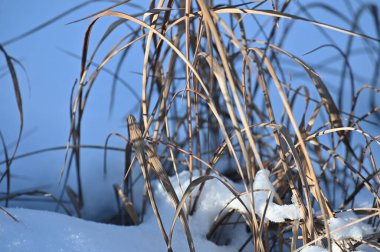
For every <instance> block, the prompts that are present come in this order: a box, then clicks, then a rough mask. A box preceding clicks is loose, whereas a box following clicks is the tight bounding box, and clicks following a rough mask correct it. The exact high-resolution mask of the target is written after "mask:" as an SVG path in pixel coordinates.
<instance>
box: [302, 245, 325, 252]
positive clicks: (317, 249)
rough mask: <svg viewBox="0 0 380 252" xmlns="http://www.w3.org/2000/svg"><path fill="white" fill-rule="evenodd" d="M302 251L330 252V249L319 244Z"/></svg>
mask: <svg viewBox="0 0 380 252" xmlns="http://www.w3.org/2000/svg"><path fill="white" fill-rule="evenodd" d="M301 252H328V250H327V249H325V248H322V247H319V246H307V247H306V248H304V249H302V250H301Z"/></svg>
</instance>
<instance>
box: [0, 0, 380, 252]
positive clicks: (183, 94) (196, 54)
mask: <svg viewBox="0 0 380 252" xmlns="http://www.w3.org/2000/svg"><path fill="white" fill-rule="evenodd" d="M128 2H129V1H122V2H120V3H118V4H116V5H114V6H112V7H110V8H107V9H105V10H103V11H100V12H98V13H95V14H94V15H91V16H89V17H86V18H84V19H81V20H79V21H81V22H83V21H84V20H86V21H87V22H89V26H88V29H87V31H86V34H85V38H84V43H83V50H82V56H81V62H82V63H81V75H80V78H79V82H78V83H77V84H75V85H74V88H73V94H72V103H71V104H72V108H71V130H70V136H69V141H68V143H67V146H66V149H67V152H66V159H65V165H64V168H65V170H62V172H65V171H66V174H68V172H67V171H68V170H69V169H70V167H72V166H73V167H75V169H76V171H77V175H78V176H77V177H78V181H77V183H78V188H79V190H78V191H77V192H75V193H74V192H73V191H72V189H70V188H68V190H67V192H70V193H69V195H71V196H70V199H71V201H72V203H73V205H74V206H75V208H76V209H77V212H78V214H79V213H80V210H81V208H82V207H83V204H84V202H83V193H82V189H81V188H82V186H81V177H80V169H81V167H80V158H81V149H82V148H86V147H89V146H84V145H82V143H81V131H82V130H81V122H82V118H83V114H84V111H85V107H86V105H87V101H88V97H89V95H90V93H91V91H92V89H93V87H94V83H95V81H96V79H97V77H98V75H99V73H100V72H103V71H109V70H108V69H106V68H105V66H106V65H107V63H108V62H109V61H111V60H113V59H117V60H119V64H118V68H117V69H116V71H115V73H114V76H115V81H114V83H113V84H114V87H116V85H117V84H118V80H119V79H122V78H121V77H120V76H122V75H121V74H120V72H121V66H122V64H123V62H124V61H126V60H128V55H129V53H130V51H131V50H138V48H139V46H142V48H143V65H142V66H141V74H142V77H141V83H134V84H133V87H131V88H132V89H134V90H135V91H136V89H138V90H139V91H138V92H137V93H141V97H140V99H141V103H140V105H139V107H140V111H139V113H136V114H135V116H136V117H138V118H139V119H138V121H139V122H141V125H140V126H138V124H137V123H136V121H135V119H133V117H132V116H129V117H128V125H129V136H122V135H120V134H113V135H112V136H117V137H120V138H122V139H124V140H125V141H126V143H127V145H126V149H125V150H122V151H124V152H125V154H126V162H125V171H126V174H125V178H124V181H125V184H124V187H123V188H121V187H115V192H116V193H117V195H118V198H120V200H121V202H123V204H122V206H123V207H125V208H126V212H127V214H129V217H130V218H131V219H132V222H133V223H134V224H137V223H139V222H140V221H143V216H144V213H145V212H144V209H145V205H144V207H143V211H142V212H140V213H137V212H136V211H135V209H134V206H133V205H134V204H135V202H133V200H132V196H131V195H132V190H133V186H131V184H130V183H131V179H130V176H131V175H130V172H131V170H132V169H133V165H134V163H136V162H135V159H134V158H132V157H134V156H135V157H136V159H137V161H138V164H139V166H140V167H141V169H140V172H142V174H143V179H144V181H145V190H146V195H148V197H149V199H150V203H151V207H152V208H153V210H154V213H155V214H156V217H157V221H158V223H159V226H160V228H161V231H162V236H163V239H165V241H166V243H167V246H168V250H171V237H172V232H173V227H174V224H175V220H176V219H177V217H179V218H180V220H181V222H182V225H183V226H184V228H185V232H186V236H187V238H188V244H189V249H190V250H191V251H194V250H195V249H196V247H195V248H194V244H193V241H192V237H191V232H190V230H189V228H188V219H187V217H188V215H190V214H193V213H194V212H195V211H197V210H196V209H197V203H198V201H199V195H200V194H202V189H203V187H204V184H205V183H207V181H208V180H210V179H215V178H216V179H219V180H220V181H221V183H224V184H225V186H226V187H228V188H229V189H230V190H231V191H232V192H233V193H234V194H235V195H236V196H237V197H238V192H236V191H234V189H233V188H232V187H231V186H230V185H229V184H228V183H226V180H224V178H230V179H232V178H233V179H234V180H238V181H240V182H241V183H243V185H244V187H245V191H246V193H247V194H248V195H249V197H250V202H251V204H250V205H247V206H246V208H247V209H249V210H250V211H248V214H246V215H245V216H242V217H243V220H244V222H243V223H242V225H247V226H248V228H249V230H250V233H249V235H248V238H247V243H252V245H253V247H254V249H255V251H270V250H274V251H277V250H278V251H282V250H300V249H301V248H302V246H305V245H308V244H319V245H323V246H325V247H327V248H329V249H331V245H332V243H334V242H336V241H334V240H333V239H332V238H331V235H330V234H331V233H333V232H336V230H329V225H328V224H327V220H328V219H329V218H332V217H334V216H335V213H336V212H337V211H341V210H342V211H345V210H351V211H355V212H357V213H359V214H361V216H363V218H362V219H361V221H367V222H368V223H371V224H372V225H373V226H374V227H376V228H377V227H378V225H379V212H378V209H379V204H380V198H379V196H378V194H379V183H380V177H379V175H378V168H377V165H376V156H375V153H376V151H378V149H377V150H376V148H378V147H376V145H378V144H379V140H378V136H372V135H371V133H370V131H369V130H367V129H368V128H369V126H368V125H375V126H376V127H378V126H379V115H378V114H376V113H377V111H378V110H379V107H378V106H377V104H376V97H377V94H378V93H379V90H378V89H377V88H376V87H375V86H376V85H377V83H378V75H377V74H378V71H377V73H374V75H373V76H372V78H370V79H371V81H372V83H369V84H367V83H363V82H361V81H359V80H358V79H360V78H359V77H358V76H359V75H357V74H356V73H354V72H355V71H354V69H353V68H352V67H351V65H350V60H349V58H350V57H351V55H353V54H354V48H353V39H354V37H359V38H356V39H359V40H361V41H362V43H363V47H362V48H361V49H363V51H365V52H364V53H368V54H369V55H370V54H374V53H375V54H378V53H379V51H380V49H379V43H378V42H379V39H378V38H379V36H377V38H374V37H371V36H367V35H365V34H366V27H361V25H360V22H359V21H360V20H359V17H360V16H361V15H363V13H364V12H365V11H368V13H367V14H368V15H370V16H371V17H373V20H374V21H375V23H376V24H377V27H380V24H379V21H378V19H377V14H375V13H378V9H377V6H376V5H364V6H363V7H361V8H359V9H358V10H354V9H353V11H356V13H358V15H357V16H356V17H355V18H350V17H348V15H347V14H346V13H343V12H341V11H340V10H339V9H337V8H335V7H334V6H330V5H327V4H323V3H319V4H309V5H305V6H303V5H302V4H301V3H300V2H297V1H296V2H292V1H285V2H284V3H283V4H279V2H278V1H263V2H252V3H251V2H250V3H242V4H240V2H239V3H231V1H229V2H228V3H227V4H225V5H224V4H223V5H212V4H210V3H208V2H209V1H203V0H199V1H190V0H186V1H168V2H164V1H159V2H157V3H154V2H152V4H151V5H150V6H146V7H145V9H150V10H149V11H146V12H145V13H144V15H143V16H141V15H140V16H139V15H134V14H131V13H128V12H120V11H118V10H115V8H116V7H120V6H121V5H123V4H128ZM346 5H347V6H348V7H347V8H348V9H350V8H352V6H351V4H350V3H346ZM265 8H271V9H265ZM313 8H319V9H322V10H324V11H326V12H327V13H333V14H334V15H336V16H337V17H339V18H340V19H341V20H342V21H343V22H345V23H347V26H348V27H351V28H352V29H343V28H339V27H336V26H333V25H328V24H327V23H328V21H329V20H324V22H320V21H314V18H313V16H311V14H310V10H312V9H313ZM288 10H298V11H295V12H296V14H288V12H287V11H288ZM293 12H294V11H293ZM105 17H111V18H113V19H114V20H115V21H114V22H113V23H112V24H111V25H110V27H109V29H108V30H107V31H106V32H105V33H104V35H103V38H102V39H101V40H100V41H97V42H96V41H92V40H91V34H92V33H94V32H96V28H94V24H95V23H96V22H102V20H103V19H104V18H105ZM283 19H284V20H285V21H284V22H281V25H282V27H281V29H279V28H278V24H279V22H280V20H283ZM296 22H306V23H308V24H309V25H310V27H312V26H317V27H318V28H320V32H321V34H322V35H323V36H325V37H326V40H327V41H330V42H329V44H326V45H322V46H321V47H319V48H317V49H315V50H313V51H312V52H310V53H316V52H319V51H321V50H327V49H326V48H327V47H329V48H334V49H335V50H336V51H337V52H338V55H339V56H335V57H334V58H333V59H328V58H324V59H322V61H321V63H320V65H322V66H326V65H327V64H326V62H324V61H323V60H330V61H332V60H337V61H338V63H340V64H339V65H342V67H341V68H339V69H338V70H336V69H333V70H334V71H335V72H336V75H337V76H336V77H337V78H339V81H340V85H339V88H338V90H337V91H336V92H335V91H334V92H333V91H332V89H331V88H330V87H329V86H327V85H325V83H324V80H323V78H321V77H320V75H319V73H318V71H316V70H314V69H313V67H312V66H311V65H309V64H308V63H306V61H305V60H303V59H302V58H301V57H297V56H295V55H293V54H292V53H291V52H288V51H286V50H284V49H282V48H283V45H284V44H285V45H286V42H285V38H286V36H287V35H286V33H284V32H281V31H279V30H283V31H290V30H291V29H293V26H294V24H295V23H296ZM124 24H127V25H128V27H129V28H130V30H131V32H130V33H129V34H125V36H124V37H122V38H120V40H119V41H114V47H112V48H108V49H105V50H104V49H103V50H104V51H102V49H101V48H102V43H103V42H104V41H105V40H107V39H108V36H109V35H110V34H112V32H113V31H114V30H115V29H117V28H118V27H120V26H121V25H124ZM328 29H330V30H333V31H334V32H335V33H343V34H345V35H346V36H348V37H349V39H348V42H347V46H346V48H340V47H339V46H338V45H337V43H335V42H334V40H333V39H331V36H333V35H331V34H333V33H327V32H326V30H328ZM277 33H280V35H277ZM377 35H379V34H377ZM90 43H91V44H92V43H95V45H96V46H95V49H94V50H93V51H90V50H89V48H90ZM0 49H1V50H2V52H3V53H4V55H5V56H6V58H7V62H8V66H9V70H10V71H11V73H12V76H13V72H14V70H12V69H13V67H12V62H11V61H10V60H9V59H10V58H9V56H7V54H6V52H5V50H4V49H3V47H0ZM101 53H103V55H105V56H104V58H103V59H102V60H101V62H100V63H96V62H95V61H94V59H95V56H98V55H99V54H101ZM369 58H371V59H372V61H371V63H370V65H371V66H373V67H374V69H379V64H380V60H379V57H377V56H376V57H369ZM313 65H314V66H316V67H318V66H319V63H315V64H313ZM337 65H338V64H337ZM289 67H292V69H289ZM322 70H323V69H322ZM375 72H376V71H375ZM292 74H293V75H294V77H292V78H294V79H290V78H288V77H287V75H292ZM14 76H15V77H14V78H13V82H14V86H15V91H16V97H17V100H18V104H19V110H20V118H21V122H22V105H21V97H20V96H19V91H18V84H17V78H16V75H14ZM347 83H350V87H351V88H350V92H351V94H350V95H351V98H350V99H348V100H347V99H344V95H345V94H344V90H345V85H347ZM360 86H361V88H359V89H358V88H357V87H360ZM115 90H116V89H115ZM364 91H365V92H369V93H370V95H369V99H368V100H369V102H368V104H367V103H366V104H365V105H366V106H368V107H369V109H370V111H369V112H368V113H365V114H364V115H357V114H356V107H358V105H359V104H363V103H364V102H366V101H365V100H364V99H363V98H362V99H361V97H360V94H361V93H363V92H364ZM115 92H116V91H115ZM347 93H349V92H347ZM126 99H128V98H126ZM337 101H338V103H337ZM112 106H117V104H113V105H112ZM112 106H111V107H112ZM347 107H349V108H350V110H349V111H346V110H345V108H347ZM21 130H22V123H21ZM21 130H20V132H21ZM375 134H376V133H375ZM20 136H21V133H20ZM110 136H111V135H110ZM107 142H108V140H107ZM90 147H94V148H99V147H96V146H90ZM100 148H101V147H100ZM16 149H17V148H16ZM104 149H105V150H108V149H112V147H108V144H106V146H104ZM113 150H115V149H113ZM15 152H16V150H15V151H14V153H15ZM105 153H106V152H105ZM105 155H106V154H105ZM14 158H15V155H14V154H13V155H12V156H11V157H10V158H7V160H6V161H5V162H3V163H2V164H6V165H7V169H6V172H5V173H3V175H2V179H3V178H4V177H7V178H8V183H10V169H9V167H10V165H11V162H12V160H13V159H14ZM226 166H228V169H225V168H224V167H226ZM184 169H186V170H189V171H190V174H192V173H193V171H195V170H199V171H201V174H203V176H201V177H200V178H198V179H195V180H193V179H192V178H190V180H191V181H192V182H191V183H190V185H189V187H188V188H187V189H186V192H185V194H184V195H185V196H184V197H183V198H182V199H178V198H177V196H176V194H175V192H174V189H173V187H172V185H171V184H170V181H169V180H168V176H169V175H172V174H175V173H177V172H178V170H184ZM260 169H269V170H270V171H271V174H272V178H273V179H274V185H275V186H276V189H277V195H276V200H277V202H278V203H279V204H282V203H284V202H287V201H289V199H290V198H291V197H292V195H294V196H295V197H296V199H297V201H298V204H299V205H300V208H301V212H302V220H301V221H287V222H285V223H280V224H278V223H277V224H276V223H264V222H263V221H262V220H261V219H260V218H258V217H257V216H256V214H255V213H254V212H255V210H254V206H253V202H254V201H253V199H252V197H253V194H252V193H250V192H252V190H253V188H252V184H253V180H254V177H255V174H256V172H257V171H258V170H260ZM152 175H153V177H155V178H157V179H158V180H159V181H160V182H161V183H162V184H163V186H164V188H165V189H166V191H167V193H168V195H169V196H170V198H171V199H172V203H173V207H174V208H176V215H175V218H174V220H173V225H172V229H171V230H170V232H169V233H168V230H165V228H164V226H163V225H162V223H161V219H160V215H159V211H160V209H158V208H157V206H156V203H155V199H154V196H153V192H152V188H151V179H152V178H153V177H152ZM363 191H367V192H368V193H367V195H370V196H368V197H371V200H372V202H373V204H372V207H370V208H366V209H363V208H357V209H355V208H353V207H354V206H355V204H354V202H355V200H356V199H357V197H359V195H360V194H361V193H363ZM146 195H144V196H143V204H145V202H146V201H145V197H146ZM187 199H188V201H186V200H187ZM316 211H320V213H321V214H320V215H319V216H317V215H315V212H316ZM233 214H237V213H233V212H228V213H227V212H226V213H223V214H222V215H221V216H219V217H218V218H216V219H215V223H214V225H213V226H212V227H211V229H210V233H209V235H208V238H212V237H213V235H214V234H215V233H216V232H218V231H220V232H222V230H223V225H224V223H225V222H226V221H228V220H229V219H230V218H231V216H233ZM137 215H139V216H137ZM215 217H217V216H215ZM376 239H377V236H376V235H373V236H368V237H365V238H363V240H361V241H354V240H352V241H350V242H351V244H352V246H354V247H356V246H358V245H359V244H362V243H363V244H369V245H374V244H376V243H377V240H376ZM245 246H246V244H242V250H243V249H244V247H245Z"/></svg>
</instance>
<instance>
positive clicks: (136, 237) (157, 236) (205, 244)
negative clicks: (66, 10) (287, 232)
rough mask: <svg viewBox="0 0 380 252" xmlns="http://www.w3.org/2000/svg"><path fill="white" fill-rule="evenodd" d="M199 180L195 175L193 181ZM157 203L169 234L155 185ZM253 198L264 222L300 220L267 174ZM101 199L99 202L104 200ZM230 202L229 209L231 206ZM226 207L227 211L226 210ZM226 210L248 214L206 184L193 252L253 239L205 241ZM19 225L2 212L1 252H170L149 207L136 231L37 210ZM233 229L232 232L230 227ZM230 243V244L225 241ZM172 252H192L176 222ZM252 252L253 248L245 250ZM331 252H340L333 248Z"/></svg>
mask: <svg viewBox="0 0 380 252" xmlns="http://www.w3.org/2000/svg"><path fill="white" fill-rule="evenodd" d="M196 177H197V176H194V177H193V179H195V178H196ZM170 180H171V182H172V184H173V186H174V189H175V191H176V193H177V195H178V197H179V198H181V197H182V195H183V190H185V189H186V188H187V186H188V185H189V173H188V172H187V171H184V172H182V173H180V174H178V177H176V176H173V177H171V178H170ZM229 183H230V184H231V185H232V186H233V187H234V188H235V189H236V190H238V191H240V192H243V191H244V188H243V187H242V185H241V184H236V183H233V182H231V181H229ZM153 186H154V189H155V199H156V202H157V206H158V209H159V211H160V215H161V218H162V221H163V224H164V226H165V229H166V231H167V232H168V231H169V230H170V226H171V223H172V221H173V216H174V209H173V207H172V204H171V201H170V199H169V198H168V196H167V194H166V191H165V189H164V188H163V187H162V186H161V184H160V183H159V182H157V181H156V182H154V183H153ZM253 189H254V193H253V198H254V203H255V211H257V213H258V215H259V217H260V218H262V217H263V215H264V209H265V207H266V205H268V206H267V210H266V213H265V218H266V220H269V221H273V222H282V221H284V220H285V219H291V220H294V219H300V218H301V216H300V213H299V209H298V206H297V204H296V203H293V204H290V205H278V204H276V203H274V202H273V196H274V193H275V192H274V188H273V185H272V183H271V182H270V179H269V171H267V170H262V171H259V172H258V173H257V175H256V177H255V180H254V184H253ZM100 195H101V194H99V200H101V196H100ZM241 199H242V201H243V202H244V203H245V204H247V208H248V209H249V198H248V196H247V195H245V196H241ZM230 202H231V203H230ZM228 203H230V204H228ZM227 204H228V206H227V207H226V205H227ZM224 208H225V210H230V209H235V210H237V211H239V212H244V211H247V210H246V208H245V207H243V205H242V203H241V202H240V201H238V200H236V199H235V198H234V195H233V194H232V193H231V192H230V191H229V190H228V189H227V188H226V187H225V186H224V185H223V184H222V183H221V182H220V181H218V180H217V179H214V180H209V181H207V182H206V184H205V187H204V191H203V193H202V194H201V197H200V200H199V204H198V205H197V209H196V212H195V213H194V215H192V216H190V219H189V223H190V229H191V232H192V236H193V240H194V244H195V248H196V250H197V251H211V252H212V251H222V252H223V251H237V250H238V249H239V248H240V246H241V245H242V244H243V243H244V241H245V240H246V239H247V238H248V237H249V235H250V234H249V233H247V231H246V230H245V226H244V225H236V226H235V225H230V226H231V227H225V228H226V230H225V232H224V235H225V236H226V237H225V239H226V241H227V240H228V241H229V242H228V245H226V246H218V245H216V244H215V243H213V242H211V241H209V240H207V239H206V234H207V232H208V231H209V229H210V226H211V225H212V223H213V220H214V219H215V218H216V217H217V216H218V214H219V213H220V212H221V211H222V210H223V209H224ZM7 211H9V212H10V213H11V214H12V215H13V216H14V217H16V218H17V219H18V221H19V222H15V221H13V220H12V219H11V218H9V216H7V215H5V214H1V213H0V251H4V252H5V251H12V252H18V251H32V252H33V251H42V252H44V251H46V252H48V251H49V252H50V251H74V252H75V251H94V252H96V251H99V252H100V251H116V252H117V251H126V249H127V248H128V251H148V252H149V251H166V244H165V242H164V240H163V238H162V236H161V233H160V230H159V227H158V225H157V221H156V218H155V216H154V214H153V212H152V210H151V209H150V208H149V209H148V212H147V214H146V216H145V218H144V221H143V223H142V224H140V225H138V226H127V227H126V226H116V225H110V224H101V223H95V222H91V221H86V220H83V219H78V218H75V217H70V216H66V215H63V214H59V213H54V212H48V211H37V210H31V209H22V208H8V209H7ZM357 219H358V217H357V216H356V215H355V214H354V213H352V212H345V213H340V214H337V216H336V218H334V219H330V220H329V225H330V229H331V230H334V229H337V228H340V227H343V226H345V225H347V224H349V223H351V222H352V221H355V220H357ZM232 226H233V227H232ZM371 232H373V230H372V228H371V226H369V225H367V224H364V223H357V224H355V225H351V226H348V227H346V228H344V229H342V230H340V231H337V232H335V233H333V234H332V238H333V239H336V240H345V239H347V238H355V239H360V238H362V237H363V236H364V235H366V234H369V233H371ZM225 243H227V242H225ZM359 248H360V250H361V251H371V250H370V249H369V248H368V247H366V246H360V247H359ZM173 249H174V251H188V245H187V239H186V237H185V234H184V231H183V228H182V225H181V224H180V222H179V223H177V225H176V226H175V229H174V235H173ZM246 249H247V251H252V250H253V248H252V246H251V244H249V245H248V246H247V247H246ZM313 251H326V250H325V249H323V248H322V247H318V246H308V247H306V248H304V249H303V250H302V252H313ZM333 251H334V252H335V251H340V249H339V248H338V246H337V245H335V244H333Z"/></svg>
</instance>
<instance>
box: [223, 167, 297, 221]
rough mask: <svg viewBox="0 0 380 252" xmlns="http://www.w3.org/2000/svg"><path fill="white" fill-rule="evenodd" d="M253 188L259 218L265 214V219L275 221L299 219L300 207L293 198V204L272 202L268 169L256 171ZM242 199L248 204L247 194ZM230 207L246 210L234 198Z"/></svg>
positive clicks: (272, 189) (272, 194)
mask: <svg viewBox="0 0 380 252" xmlns="http://www.w3.org/2000/svg"><path fill="white" fill-rule="evenodd" d="M253 190H254V195H253V197H254V205H255V212H256V214H257V215H259V217H260V218H263V217H264V214H265V219H267V220H269V221H272V222H276V223H280V222H284V221H285V220H286V219H289V220H299V219H301V213H300V209H299V207H298V206H297V204H296V202H295V200H294V199H293V200H292V201H293V204H289V205H286V204H285V205H278V204H276V203H274V202H273V196H274V195H275V190H274V188H273V185H272V182H271V181H270V180H269V171H268V170H260V171H258V172H257V174H256V177H255V180H254V183H253ZM242 199H243V201H244V203H245V204H246V206H249V199H248V196H246V195H245V196H244V197H242ZM267 205H268V206H267ZM230 207H231V208H234V209H237V210H239V211H241V212H245V211H246V209H245V208H244V207H243V206H242V204H241V203H240V202H239V201H238V200H234V201H233V202H232V203H231V205H230ZM266 207H267V209H266V211H265V208H266Z"/></svg>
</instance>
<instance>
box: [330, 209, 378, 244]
mask: <svg viewBox="0 0 380 252" xmlns="http://www.w3.org/2000/svg"><path fill="white" fill-rule="evenodd" d="M358 219H359V218H358V217H357V216H356V214H355V213H353V212H342V213H338V214H337V217H336V218H332V219H330V220H329V221H328V223H329V228H330V231H334V230H337V231H336V232H333V233H332V234H331V237H332V238H333V239H335V240H345V239H349V238H353V239H356V240H360V239H362V238H363V236H365V235H368V234H371V233H373V231H374V230H373V228H372V227H371V226H370V225H368V224H365V223H363V222H358V223H356V224H354V225H350V226H347V225H349V224H350V223H352V222H354V221H357V220H358ZM345 226H347V227H345ZM340 228H341V229H340ZM338 229H340V230H338Z"/></svg>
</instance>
